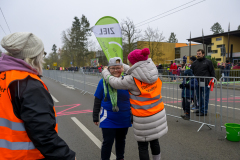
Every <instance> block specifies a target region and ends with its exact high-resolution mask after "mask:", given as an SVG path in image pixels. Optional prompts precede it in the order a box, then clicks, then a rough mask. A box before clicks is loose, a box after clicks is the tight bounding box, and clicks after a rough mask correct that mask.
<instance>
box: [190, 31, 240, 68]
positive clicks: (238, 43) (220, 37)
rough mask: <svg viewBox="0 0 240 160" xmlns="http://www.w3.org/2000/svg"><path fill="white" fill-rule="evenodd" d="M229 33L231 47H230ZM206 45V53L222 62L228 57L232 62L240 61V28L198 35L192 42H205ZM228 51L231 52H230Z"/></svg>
mask: <svg viewBox="0 0 240 160" xmlns="http://www.w3.org/2000/svg"><path fill="white" fill-rule="evenodd" d="M228 34H229V49H228ZM203 39H204V44H205V45H206V49H205V52H206V55H208V56H211V57H212V58H216V60H217V61H218V62H219V63H221V62H225V61H226V60H227V59H228V56H229V60H230V62H233V63H237V62H240V30H236V31H231V32H225V33H220V34H215V35H208V36H204V37H196V38H192V39H188V40H191V41H192V42H197V43H203ZM228 51H229V53H230V54H228Z"/></svg>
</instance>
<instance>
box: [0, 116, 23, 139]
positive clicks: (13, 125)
mask: <svg viewBox="0 0 240 160" xmlns="http://www.w3.org/2000/svg"><path fill="white" fill-rule="evenodd" d="M0 127H7V128H9V129H11V130H15V131H26V130H25V127H24V125H23V123H18V122H11V121H9V120H7V119H5V118H0ZM0 144H1V143H0Z"/></svg>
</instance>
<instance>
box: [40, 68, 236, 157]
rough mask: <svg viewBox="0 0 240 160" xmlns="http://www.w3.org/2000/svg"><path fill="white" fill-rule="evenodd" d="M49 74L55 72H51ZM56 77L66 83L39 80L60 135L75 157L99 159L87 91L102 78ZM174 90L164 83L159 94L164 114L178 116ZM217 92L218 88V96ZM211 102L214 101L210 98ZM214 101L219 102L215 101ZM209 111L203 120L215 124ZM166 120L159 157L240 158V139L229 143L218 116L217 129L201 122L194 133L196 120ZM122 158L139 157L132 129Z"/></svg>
mask: <svg viewBox="0 0 240 160" xmlns="http://www.w3.org/2000/svg"><path fill="white" fill-rule="evenodd" d="M45 74H46V73H45ZM64 75H65V76H64ZM49 76H54V75H52V74H50V75H49ZM55 76H56V77H58V80H59V81H61V82H63V83H65V84H66V83H67V84H68V85H64V84H62V83H59V82H56V81H54V80H52V79H49V78H46V77H43V78H42V79H43V81H44V82H45V83H46V85H47V86H48V88H49V90H50V93H51V94H52V96H53V99H54V101H55V106H56V111H57V114H58V123H59V135H60V136H61V137H62V138H63V139H64V140H65V141H66V142H67V144H68V145H69V146H70V147H71V149H72V150H74V151H75V152H76V153H77V159H78V160H79V159H80V160H99V159H100V147H101V142H102V133H101V129H100V128H99V127H97V126H95V125H94V123H93V121H92V109H93V100H94V96H93V95H92V94H89V93H94V92H95V90H96V86H97V84H98V81H99V80H100V79H101V77H98V76H93V75H87V76H85V78H84V77H83V76H82V75H81V74H78V73H75V74H72V73H64V72H63V73H60V74H58V75H55ZM59 76H60V77H59ZM60 78H61V80H60ZM84 80H85V84H87V85H85V91H88V93H85V92H83V91H82V90H83V89H84V85H83V84H84ZM64 81H65V82H64ZM73 85H74V87H77V88H79V89H82V90H78V89H74V88H73ZM175 87H176V88H175ZM176 89H177V84H176V86H175V85H173V84H165V83H164V84H163V89H162V96H163V98H164V101H165V103H166V104H165V108H166V111H167V113H168V114H171V115H175V116H176V115H177V116H179V115H180V114H181V112H182V110H181V108H180V107H181V102H180V99H181V97H180V94H181V93H180V92H181V90H180V89H179V90H178V89H177V90H176ZM229 92H230V90H229ZM84 93H85V94H84ZM173 93H174V96H173ZM218 94H219V91H217V95H218ZM225 94H226V91H225V92H223V97H224V95H225ZM214 95H215V92H214V91H213V93H211V98H210V99H213V98H215V96H214ZM229 95H230V94H229ZM237 95H240V94H239V92H237V91H236V93H235V98H236V96H237ZM171 101H172V103H171ZM175 101H176V102H175ZM229 101H230V100H229ZM213 102H215V100H213ZM229 103H230V102H229ZM231 103H232V102H231ZM210 104H214V103H212V102H211V101H210ZM217 104H218V105H219V102H218V101H217ZM234 104H237V103H234ZM223 105H227V102H224V104H223ZM209 107H210V108H209V112H210V113H211V114H214V113H215V112H214V111H215V108H217V111H220V107H219V106H216V107H215V106H212V105H209ZM232 107H233V106H232ZM235 107H236V108H237V107H238V108H237V109H236V108H235V109H234V108H232V109H230V108H229V107H228V114H229V115H228V116H229V118H228V120H229V121H230V120H232V119H233V114H231V113H234V114H235V116H236V117H237V118H236V117H235V120H236V121H237V120H238V122H239V118H240V116H239V112H240V111H239V110H238V109H239V105H238V106H235ZM211 114H209V115H208V116H206V117H205V121H206V122H207V120H209V119H211V121H210V122H211V124H214V123H213V122H215V120H214V117H216V115H215V114H214V115H211ZM222 114H224V116H226V115H227V108H223V109H222ZM224 116H223V117H224ZM209 117H210V118H209ZM194 118H199V117H196V116H195V115H194V113H192V114H191V119H193V120H194ZM203 118H204V117H201V118H200V120H202V119H203ZM213 120H214V121H213ZM167 121H168V127H169V131H168V133H167V134H166V135H164V136H163V137H162V138H160V139H159V141H160V146H161V152H162V159H164V160H187V159H189V160H198V159H199V160H200V159H204V160H208V159H209V160H218V159H221V160H228V159H230V160H240V152H239V149H240V142H230V141H228V140H226V139H225V134H226V132H225V129H224V128H222V131H221V129H220V119H219V118H218V119H217V123H216V124H217V125H218V124H219V127H217V130H215V128H213V129H212V130H211V129H209V128H208V127H207V126H205V125H204V126H203V127H202V128H201V130H200V131H199V132H197V130H198V129H199V127H200V126H201V124H199V123H194V122H190V121H184V120H182V119H179V118H176V117H172V116H168V117H167ZM225 121H226V120H225V119H224V118H223V119H222V124H224V123H225ZM235 123H236V122H235ZM112 153H113V155H112V159H114V155H115V149H114V147H113V150H112ZM150 155H151V154H150ZM125 159H126V160H129V159H131V160H137V159H138V148H137V143H136V141H135V139H134V136H133V131H132V128H130V129H129V132H128V135H127V142H126V149H125Z"/></svg>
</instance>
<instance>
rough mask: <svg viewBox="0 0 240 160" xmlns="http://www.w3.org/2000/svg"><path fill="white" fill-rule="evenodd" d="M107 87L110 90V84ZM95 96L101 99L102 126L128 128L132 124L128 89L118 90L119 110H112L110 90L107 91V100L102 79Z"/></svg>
mask: <svg viewBox="0 0 240 160" xmlns="http://www.w3.org/2000/svg"><path fill="white" fill-rule="evenodd" d="M106 87H107V90H108V85H106ZM94 96H95V97H97V98H98V99H100V100H101V113H100V125H99V127H100V128H127V127H131V126H132V124H131V108H130V100H129V98H130V96H129V93H128V91H127V90H121V89H118V90H117V106H118V108H119V111H118V112H113V111H112V103H111V100H110V95H109V92H108V93H107V101H106V102H105V101H104V97H105V94H104V87H103V80H102V79H101V80H100V81H99V83H98V87H97V90H96V92H95V94H94Z"/></svg>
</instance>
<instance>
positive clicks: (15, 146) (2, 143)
mask: <svg viewBox="0 0 240 160" xmlns="http://www.w3.org/2000/svg"><path fill="white" fill-rule="evenodd" d="M0 148H7V149H10V150H30V149H35V146H34V144H33V143H32V142H10V141H7V140H5V139H0Z"/></svg>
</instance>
